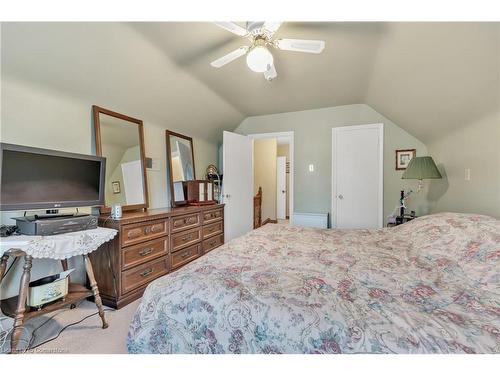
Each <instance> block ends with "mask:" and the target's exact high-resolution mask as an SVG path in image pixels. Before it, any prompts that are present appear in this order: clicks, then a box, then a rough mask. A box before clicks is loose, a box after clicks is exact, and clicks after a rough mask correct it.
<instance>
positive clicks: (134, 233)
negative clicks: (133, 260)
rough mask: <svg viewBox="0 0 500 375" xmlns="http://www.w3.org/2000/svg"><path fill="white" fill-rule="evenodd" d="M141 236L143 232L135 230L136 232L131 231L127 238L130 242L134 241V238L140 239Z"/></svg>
mask: <svg viewBox="0 0 500 375" xmlns="http://www.w3.org/2000/svg"><path fill="white" fill-rule="evenodd" d="M140 235H141V230H140V229H135V230H131V231H129V232H128V233H127V238H128V239H129V240H131V239H133V238H137V237H140Z"/></svg>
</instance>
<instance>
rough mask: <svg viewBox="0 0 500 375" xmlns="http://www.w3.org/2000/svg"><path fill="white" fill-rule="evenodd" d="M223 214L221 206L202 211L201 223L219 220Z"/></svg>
mask: <svg viewBox="0 0 500 375" xmlns="http://www.w3.org/2000/svg"><path fill="white" fill-rule="evenodd" d="M223 214H224V209H223V208H218V209H215V210H210V211H205V212H203V224H209V223H213V222H215V221H218V220H221V219H222V216H223Z"/></svg>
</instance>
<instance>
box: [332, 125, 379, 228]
mask: <svg viewBox="0 0 500 375" xmlns="http://www.w3.org/2000/svg"><path fill="white" fill-rule="evenodd" d="M383 141H384V133H383V124H372V125H360V126H345V127H338V128H333V134H332V227H333V228H346V229H353V228H381V227H382V226H383V190H384V184H383V157H384V145H383Z"/></svg>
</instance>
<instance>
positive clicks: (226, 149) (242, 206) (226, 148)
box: [222, 131, 253, 242]
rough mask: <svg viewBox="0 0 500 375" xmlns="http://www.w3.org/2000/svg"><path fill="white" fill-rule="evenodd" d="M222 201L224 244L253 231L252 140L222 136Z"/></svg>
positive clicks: (234, 135) (227, 135)
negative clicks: (223, 205) (223, 204)
mask: <svg viewBox="0 0 500 375" xmlns="http://www.w3.org/2000/svg"><path fill="white" fill-rule="evenodd" d="M222 163H223V176H224V177H223V189H224V196H223V202H224V203H225V204H226V205H225V207H224V236H225V241H226V242H227V241H230V240H232V239H233V238H236V237H239V236H242V235H244V234H245V233H248V232H250V231H251V230H252V228H253V212H252V211H253V171H252V167H253V166H252V140H251V139H250V138H248V137H246V136H244V135H240V134H235V133H231V132H226V131H225V132H224V133H223V145H222Z"/></svg>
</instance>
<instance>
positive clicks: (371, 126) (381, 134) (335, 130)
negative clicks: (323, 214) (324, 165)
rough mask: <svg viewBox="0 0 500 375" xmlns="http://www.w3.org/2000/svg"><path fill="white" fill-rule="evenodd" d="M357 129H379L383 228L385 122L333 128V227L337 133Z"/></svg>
mask: <svg viewBox="0 0 500 375" xmlns="http://www.w3.org/2000/svg"><path fill="white" fill-rule="evenodd" d="M356 129H358V130H359V129H377V130H378V137H379V145H380V152H379V165H380V168H379V193H378V210H379V212H380V215H379V217H378V223H377V224H378V227H379V228H382V227H383V226H384V124H383V123H375V124H366V125H351V126H339V127H335V128H332V144H331V151H332V180H331V183H332V194H331V196H330V199H331V207H330V208H331V210H332V211H331V212H332V228H336V227H337V210H336V205H335V199H336V196H337V179H336V178H335V177H336V176H335V173H336V171H337V170H338V167H337V161H336V160H335V150H334V147H335V145H336V144H337V134H338V132H341V131H346V130H356Z"/></svg>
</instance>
